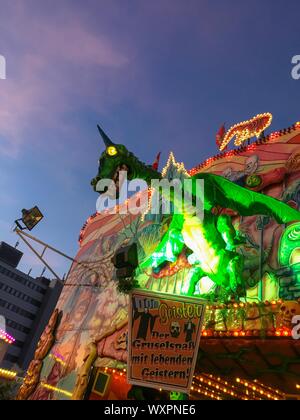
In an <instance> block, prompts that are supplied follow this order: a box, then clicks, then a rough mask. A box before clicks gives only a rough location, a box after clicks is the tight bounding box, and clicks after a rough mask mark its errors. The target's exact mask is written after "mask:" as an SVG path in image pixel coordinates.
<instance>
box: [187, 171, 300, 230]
mask: <svg viewBox="0 0 300 420" xmlns="http://www.w3.org/2000/svg"><path fill="white" fill-rule="evenodd" d="M195 178H198V179H204V196H205V201H206V200H207V201H208V202H209V203H210V204H211V205H212V206H215V205H219V206H221V207H223V208H228V209H232V210H235V211H237V212H238V213H239V214H240V215H241V216H254V215H256V214H257V215H264V216H270V217H273V218H274V219H275V220H276V221H277V222H278V223H280V224H282V223H289V222H294V221H299V220H300V212H299V211H298V210H295V209H293V208H292V207H290V206H289V205H287V204H285V203H283V202H282V201H279V200H277V199H276V198H273V197H270V196H268V195H265V194H262V193H257V192H254V191H251V190H248V189H246V188H243V187H240V186H239V185H237V184H235V183H234V182H231V181H229V180H228V179H226V178H223V177H221V176H219V175H214V174H208V173H202V174H199V175H196V176H195Z"/></svg>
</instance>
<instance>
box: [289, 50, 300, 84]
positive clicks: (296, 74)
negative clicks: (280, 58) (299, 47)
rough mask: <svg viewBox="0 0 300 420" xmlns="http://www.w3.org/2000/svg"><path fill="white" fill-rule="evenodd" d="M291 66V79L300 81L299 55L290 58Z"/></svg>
mask: <svg viewBox="0 0 300 420" xmlns="http://www.w3.org/2000/svg"><path fill="white" fill-rule="evenodd" d="M292 64H293V65H294V66H293V68H292V72H291V75H292V78H293V79H294V80H299V79H300V55H294V57H293V58H292Z"/></svg>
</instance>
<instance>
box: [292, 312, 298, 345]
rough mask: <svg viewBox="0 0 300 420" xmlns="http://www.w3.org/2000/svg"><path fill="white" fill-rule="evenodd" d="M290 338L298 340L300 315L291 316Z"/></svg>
mask: <svg viewBox="0 0 300 420" xmlns="http://www.w3.org/2000/svg"><path fill="white" fill-rule="evenodd" d="M292 325H294V327H293V328H292V337H293V339H294V340H300V315H295V316H293V319H292Z"/></svg>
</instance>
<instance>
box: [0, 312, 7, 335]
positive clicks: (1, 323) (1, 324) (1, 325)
mask: <svg viewBox="0 0 300 420" xmlns="http://www.w3.org/2000/svg"><path fill="white" fill-rule="evenodd" d="M0 330H1V331H3V332H6V321H5V317H4V316H3V315H0Z"/></svg>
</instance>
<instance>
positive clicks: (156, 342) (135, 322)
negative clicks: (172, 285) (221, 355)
mask: <svg viewBox="0 0 300 420" xmlns="http://www.w3.org/2000/svg"><path fill="white" fill-rule="evenodd" d="M204 312H205V303H204V302H203V301H201V300H199V299H197V298H190V297H185V296H173V295H168V294H163V293H153V292H148V291H141V290H134V291H132V293H131V295H130V311H129V328H128V331H129V336H128V344H129V346H128V368H127V372H128V382H129V383H131V384H135V385H140V386H146V387H150V388H162V389H165V390H171V391H180V392H189V389H190V387H191V384H192V380H193V374H194V369H195V364H196V359H197V353H198V348H199V341H200V336H201V330H202V324H203V317H204Z"/></svg>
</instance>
